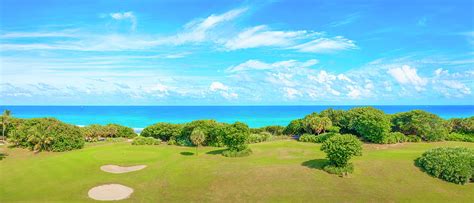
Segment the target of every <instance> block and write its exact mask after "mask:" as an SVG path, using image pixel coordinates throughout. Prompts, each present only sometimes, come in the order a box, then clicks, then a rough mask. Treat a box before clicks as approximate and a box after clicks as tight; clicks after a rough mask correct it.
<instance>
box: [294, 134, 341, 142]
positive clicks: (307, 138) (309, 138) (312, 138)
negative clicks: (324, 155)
mask: <svg viewBox="0 0 474 203" xmlns="http://www.w3.org/2000/svg"><path fill="white" fill-rule="evenodd" d="M336 135H340V134H339V133H332V132H329V133H323V134H320V135H313V134H303V135H301V136H300V137H299V139H298V141H300V142H314V143H323V142H324V141H326V140H327V139H329V138H331V137H333V136H336Z"/></svg>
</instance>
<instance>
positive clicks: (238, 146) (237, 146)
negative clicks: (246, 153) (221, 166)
mask: <svg viewBox="0 0 474 203" xmlns="http://www.w3.org/2000/svg"><path fill="white" fill-rule="evenodd" d="M224 134H225V137H224V144H225V145H226V146H227V148H228V149H229V150H230V151H236V152H238V151H243V150H245V149H247V140H248V139H249V136H250V129H249V127H248V126H247V125H246V124H244V123H240V122H236V123H234V124H232V125H228V126H226V128H225V129H224Z"/></svg>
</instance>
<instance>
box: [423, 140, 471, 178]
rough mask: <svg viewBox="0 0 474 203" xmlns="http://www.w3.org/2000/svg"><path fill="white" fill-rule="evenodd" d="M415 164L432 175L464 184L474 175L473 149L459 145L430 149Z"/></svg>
mask: <svg viewBox="0 0 474 203" xmlns="http://www.w3.org/2000/svg"><path fill="white" fill-rule="evenodd" d="M416 164H417V165H418V166H419V167H421V168H422V169H423V170H424V171H426V172H427V173H428V174H430V175H432V176H434V177H437V178H441V179H443V180H446V181H449V182H453V183H457V184H465V183H467V182H469V180H470V179H471V180H472V178H473V176H474V150H472V149H467V148H461V147H456V148H451V147H446V148H436V149H431V150H429V151H426V152H425V153H423V155H422V156H421V157H420V158H418V159H417V160H416Z"/></svg>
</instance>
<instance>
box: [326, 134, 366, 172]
mask: <svg viewBox="0 0 474 203" xmlns="http://www.w3.org/2000/svg"><path fill="white" fill-rule="evenodd" d="M321 151H323V152H325V153H326V155H327V158H328V159H329V163H330V164H331V165H333V166H336V167H344V166H346V165H347V164H348V162H349V160H350V159H351V157H352V156H361V155H362V142H361V141H360V140H359V139H357V137H355V136H353V135H350V134H346V135H335V136H332V137H331V138H329V139H327V140H326V141H325V142H324V143H323V145H322V146H321Z"/></svg>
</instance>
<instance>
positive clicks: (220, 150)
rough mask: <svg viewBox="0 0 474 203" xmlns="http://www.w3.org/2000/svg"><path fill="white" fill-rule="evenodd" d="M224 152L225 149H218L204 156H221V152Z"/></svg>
mask: <svg viewBox="0 0 474 203" xmlns="http://www.w3.org/2000/svg"><path fill="white" fill-rule="evenodd" d="M224 151H225V149H218V150H214V151H209V152H206V154H211V155H219V154H222V152H224Z"/></svg>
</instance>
